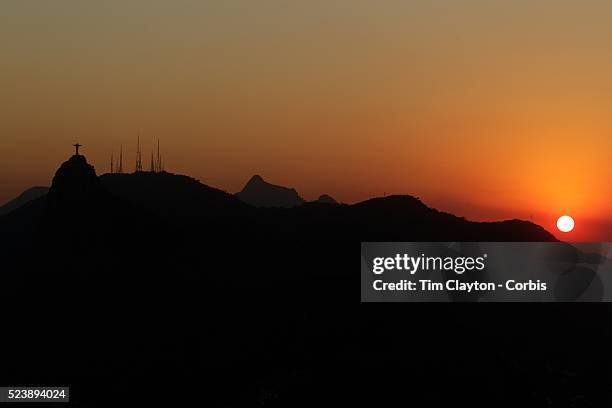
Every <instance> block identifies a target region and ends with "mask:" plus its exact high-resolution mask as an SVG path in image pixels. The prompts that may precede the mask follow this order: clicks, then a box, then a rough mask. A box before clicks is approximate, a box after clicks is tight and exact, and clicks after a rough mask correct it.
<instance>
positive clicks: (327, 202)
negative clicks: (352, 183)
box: [317, 194, 338, 204]
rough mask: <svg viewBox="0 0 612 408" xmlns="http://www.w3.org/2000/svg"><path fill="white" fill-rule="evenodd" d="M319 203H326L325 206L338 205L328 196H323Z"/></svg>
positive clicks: (320, 197)
mask: <svg viewBox="0 0 612 408" xmlns="http://www.w3.org/2000/svg"><path fill="white" fill-rule="evenodd" d="M317 202H318V203H324V204H338V202H337V201H336V200H335V199H334V198H333V197H332V196H330V195H328V194H321V195H320V196H319V199H318V200H317Z"/></svg>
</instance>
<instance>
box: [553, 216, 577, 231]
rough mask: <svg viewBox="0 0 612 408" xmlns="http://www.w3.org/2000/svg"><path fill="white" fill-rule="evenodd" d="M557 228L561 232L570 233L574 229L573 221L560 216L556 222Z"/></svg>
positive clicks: (570, 218)
mask: <svg viewBox="0 0 612 408" xmlns="http://www.w3.org/2000/svg"><path fill="white" fill-rule="evenodd" d="M557 228H558V229H559V231H561V232H570V231H571V230H573V229H574V219H573V218H572V217H570V216H569V215H562V216H561V217H559V219H558V220H557Z"/></svg>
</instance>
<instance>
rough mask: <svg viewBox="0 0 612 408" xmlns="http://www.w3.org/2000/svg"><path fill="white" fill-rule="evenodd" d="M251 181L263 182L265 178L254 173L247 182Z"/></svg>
mask: <svg viewBox="0 0 612 408" xmlns="http://www.w3.org/2000/svg"><path fill="white" fill-rule="evenodd" d="M251 183H265V180H264V179H263V177H261V176H260V175H259V174H255V175H254V176H253V177H251V179H250V180H249V182H248V184H251Z"/></svg>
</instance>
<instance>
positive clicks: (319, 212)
mask: <svg viewBox="0 0 612 408" xmlns="http://www.w3.org/2000/svg"><path fill="white" fill-rule="evenodd" d="M182 208H185V209H186V210H185V211H184V212H183V210H181V209H182ZM219 211H220V212H219ZM207 214H209V215H210V214H215V216H212V217H211V216H207ZM217 214H222V215H219V216H216V215H217ZM17 236H18V237H19V239H15V237H17ZM470 239H473V240H527V241H538V240H542V241H548V240H553V237H552V236H551V235H550V234H548V233H547V232H546V231H544V230H543V229H542V228H540V227H538V226H536V225H534V224H531V223H527V222H523V221H507V222H500V223H473V222H469V221H466V220H464V219H462V218H460V217H455V216H453V215H451V214H446V213H442V212H439V211H436V210H434V209H431V208H429V207H427V206H426V205H425V204H423V203H422V202H421V201H419V200H417V199H416V198H413V197H410V196H391V197H383V198H376V199H372V200H368V201H365V202H363V203H359V204H356V205H339V204H324V203H307V204H304V205H300V206H297V207H295V208H255V207H251V206H248V205H246V204H244V203H241V202H240V201H237V200H236V198H235V197H233V196H232V195H230V194H226V193H224V192H222V191H219V190H215V189H212V188H210V187H207V186H205V185H203V184H201V183H199V182H197V181H195V180H193V179H190V178H187V177H184V176H177V175H172V174H167V173H166V174H164V173H162V174H136V175H109V176H103V177H101V178H99V177H96V176H95V171H94V169H93V168H92V167H91V166H90V165H89V164H88V163H87V162H86V160H85V159H84V157H82V156H80V157H79V156H75V157H73V158H71V159H70V160H68V161H67V162H66V163H64V164H63V165H62V167H61V168H60V169H59V170H58V172H57V174H56V177H55V179H54V182H53V186H52V187H51V191H50V192H49V194H48V195H47V196H46V197H41V198H39V199H36V200H33V201H31V202H30V203H29V204H27V205H25V206H23V207H21V208H20V209H18V210H16V211H14V212H12V213H11V214H10V215H9V216H4V217H0V249H1V250H2V251H3V254H2V255H3V256H2V261H1V262H2V274H0V284H1V286H2V287H3V288H4V289H5V290H4V291H3V296H2V297H1V303H0V307H2V310H4V311H5V314H6V315H7V316H8V318H9V319H10V322H11V328H10V333H8V334H7V335H5V336H2V339H0V347H3V349H4V350H10V353H5V355H4V357H3V360H2V369H0V383H4V384H69V385H70V386H71V387H72V389H71V397H72V399H73V401H74V404H75V405H78V406H112V405H116V403H117V401H121V403H122V404H124V405H125V404H131V405H133V406H143V405H148V404H150V403H152V402H156V403H160V402H161V403H165V404H166V405H168V406H196V405H203V406H302V407H312V406H321V405H336V406H346V405H353V404H355V403H358V402H360V403H362V404H366V405H371V406H397V404H391V403H392V402H394V401H397V400H401V401H403V402H404V404H403V405H407V404H408V405H410V404H409V403H410V402H414V404H415V405H422V404H418V403H417V402H418V401H421V400H426V401H427V405H436V406H437V405H444V406H447V405H450V406H455V405H460V404H463V403H466V404H468V405H469V406H474V405H482V404H477V403H476V402H481V403H485V404H484V405H483V406H528V407H530V406H571V404H568V403H567V402H568V401H574V402H575V404H574V405H575V406H581V405H580V404H581V403H582V402H584V401H585V399H586V398H587V397H585V396H586V395H595V397H603V398H605V397H609V395H608V394H607V393H609V387H607V386H606V381H607V380H606V378H605V376H598V377H597V378H594V379H591V378H590V377H589V373H592V372H596V371H597V370H598V369H607V367H608V365H609V363H610V357H608V355H609V353H607V349H608V347H609V343H610V340H612V329H610V327H609V325H606V324H605V322H606V321H607V320H608V319H609V316H608V312H609V311H608V310H606V309H604V308H602V307H598V306H600V305H585V307H582V308H577V306H578V305H571V306H576V308H569V307H568V306H567V305H538V306H537V307H536V306H535V305H526V304H524V305H503V304H498V305H482V304H464V305H462V304H444V305H433V304H387V305H375V304H359V300H358V294H357V291H358V285H359V284H358V279H359V278H358V274H359V272H358V271H357V265H358V264H357V263H356V259H357V253H358V251H359V242H360V241H362V240H380V241H383V240H442V241H447V240H451V241H452V240H470ZM378 306H385V307H378ZM585 314H588V319H587V318H584V315H585ZM559 356H562V357H561V358H560V357H559ZM101 384H103V385H104V389H105V391H104V392H101V390H100V386H101ZM111 390H112V391H111ZM157 390H192V391H193V392H191V391H189V392H187V391H185V392H183V391H181V392H178V393H175V392H172V391H168V392H155V391H157ZM466 390H470V391H469V392H468V391H466ZM580 396H582V397H580ZM595 397H592V398H595ZM576 398H578V399H576ZM579 398H582V400H580V399H579ZM588 398H591V397H588ZM475 401H476V402H475ZM581 401H582V402H581ZM593 401H595V400H594V399H590V400H588V401H586V402H588V403H590V405H591V406H594V405H596V404H592V402H593ZM582 406H589V404H587V403H585V404H582Z"/></svg>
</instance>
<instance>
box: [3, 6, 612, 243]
mask: <svg viewBox="0 0 612 408" xmlns="http://www.w3.org/2000/svg"><path fill="white" fill-rule="evenodd" d="M610 21H612V3H610V2H609V1H595V0H582V1H562V0H556V1H552V0H546V1H538V0H531V1H524V0H517V1H513V2H507V1H490V0H489V1H485V0H460V1H459V0H446V1H436V0H429V1H410V2H406V1H365V0H351V1H348V0H347V1H340V0H325V1H320V0H311V1H309V2H287V1H270V0H260V1H256V2H255V1H251V0H222V1H221V0H219V1H213V0H210V1H195V0H194V1H187V0H173V1H161V0H121V1H116V0H107V1H104V2H90V1H82V0H78V1H77V0H56V1H53V2H48V1H35V0H3V1H2V2H1V4H0V55H1V57H0V73H1V74H0V90H1V92H0V98H1V101H2V109H0V203H2V202H5V201H7V200H9V199H11V198H13V197H14V196H16V195H17V194H19V193H20V192H21V191H23V190H24V189H26V188H28V187H30V186H33V185H49V184H50V181H51V178H52V176H53V174H54V172H55V170H56V169H57V167H58V166H59V165H60V164H61V163H62V162H63V161H64V160H66V159H67V158H68V156H69V155H70V154H71V152H72V151H73V150H72V149H73V148H72V147H71V145H72V144H73V143H75V142H77V141H78V142H79V143H81V144H82V145H83V148H82V152H83V154H85V155H86V157H87V159H88V160H89V161H90V162H91V163H92V164H93V165H94V166H95V167H96V170H97V172H98V174H102V173H105V172H107V171H108V169H109V161H110V154H111V152H113V151H114V152H115V154H117V152H118V150H119V148H120V146H121V145H123V149H124V157H125V162H124V167H127V168H132V167H133V162H134V157H135V150H136V138H137V136H138V135H140V137H141V141H142V145H143V151H144V156H145V163H148V160H147V158H148V154H149V153H148V152H149V151H150V150H151V149H152V148H153V147H154V146H155V144H156V141H157V139H158V138H159V139H160V141H161V144H162V149H163V154H164V158H165V161H166V168H167V170H169V171H172V172H176V173H183V174H189V175H191V176H193V177H196V178H198V179H199V180H201V181H202V182H204V183H206V184H209V185H212V186H215V187H218V188H222V189H224V190H226V191H229V192H236V191H238V190H240V189H241V188H242V186H243V185H244V184H245V183H246V181H247V180H248V179H249V178H250V176H251V175H253V174H260V175H262V176H263V177H264V178H265V179H266V180H269V181H271V182H273V183H275V184H281V185H287V186H291V187H295V188H296V189H297V190H298V191H299V192H300V193H301V194H302V195H303V196H304V197H305V198H307V199H314V198H316V197H318V196H319V195H320V194H322V193H327V194H331V195H332V196H334V197H335V198H337V199H338V200H340V201H343V202H348V203H352V202H357V201H360V200H364V199H367V198H369V197H373V196H380V195H385V194H411V195H415V196H418V197H420V198H421V199H423V200H424V201H425V202H426V203H427V204H429V205H430V206H433V207H436V208H439V209H441V210H445V211H449V212H452V213H454V214H457V215H461V216H466V217H468V218H470V219H475V220H496V219H505V218H520V219H533V220H534V221H535V222H537V223H539V224H541V225H543V226H544V227H546V228H547V229H549V230H551V231H553V230H554V222H555V220H556V218H557V217H558V216H559V215H561V214H570V215H572V216H573V217H574V218H575V219H576V229H575V230H574V231H573V232H572V233H570V234H571V236H570V235H563V236H561V238H563V239H571V240H585V241H588V240H612V204H611V203H612V169H611V167H610V163H611V159H612V157H611V156H612V149H611V148H612V115H610V112H612V75H610V73H611V72H612V25H611V24H610ZM558 236H559V235H558Z"/></svg>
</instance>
